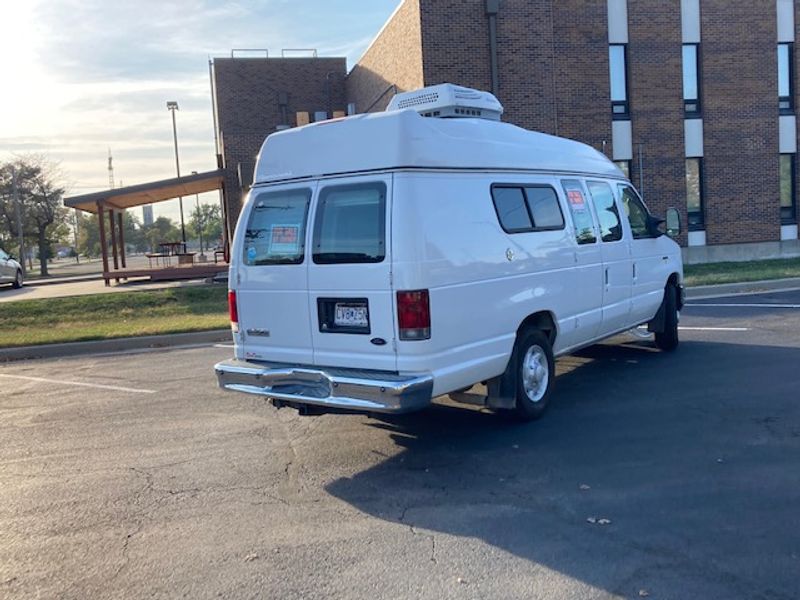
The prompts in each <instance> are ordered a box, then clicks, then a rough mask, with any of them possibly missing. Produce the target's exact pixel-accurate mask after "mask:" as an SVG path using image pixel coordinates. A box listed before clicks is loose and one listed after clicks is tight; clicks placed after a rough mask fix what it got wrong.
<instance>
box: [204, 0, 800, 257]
mask: <svg viewBox="0 0 800 600" xmlns="http://www.w3.org/2000/svg"><path fill="white" fill-rule="evenodd" d="M798 23H800V0H768V1H765V2H753V1H752V0H702V2H701V1H700V0H667V1H665V2H642V1H637V0H404V1H403V2H401V3H400V6H399V7H398V9H397V10H396V11H395V13H394V14H393V15H392V16H391V17H390V19H389V20H388V21H387V23H386V24H385V25H384V27H383V28H382V29H381V31H380V33H378V35H377V37H376V38H375V39H374V41H373V42H372V44H371V45H370V46H369V48H368V49H367V51H366V52H365V53H364V55H363V56H362V57H361V59H360V61H359V62H358V64H357V65H355V67H354V68H353V69H352V70H351V71H350V73H346V66H345V64H346V63H345V59H344V58H263V59H253V58H224V59H222V58H218V59H214V60H213V63H212V74H211V77H212V87H213V96H214V98H213V101H214V111H215V114H214V117H215V124H216V133H217V152H218V160H219V163H220V166H222V167H224V168H225V169H227V171H228V180H227V183H226V195H227V198H228V203H229V210H228V218H229V225H228V226H229V228H230V230H231V231H232V225H233V224H234V223H235V221H236V217H237V216H238V213H239V207H240V200H241V197H242V193H243V192H244V191H246V190H247V189H248V187H249V185H250V183H251V179H252V175H253V165H254V162H255V157H256V154H257V153H258V150H259V148H260V146H261V143H262V142H263V139H264V137H265V136H266V135H268V134H269V133H272V132H274V131H275V130H276V129H281V128H284V127H287V126H296V125H303V124H305V123H308V122H309V121H311V120H316V119H318V118H320V117H321V116H323V115H320V114H317V113H319V112H322V113H325V115H330V116H335V115H337V114H343V111H345V110H346V111H347V112H348V113H350V112H372V111H379V110H383V109H384V108H385V107H386V105H387V104H388V103H389V100H390V99H391V98H392V96H393V95H394V94H395V93H397V92H402V91H408V90H412V89H417V88H420V87H424V86H428V85H434V84H438V83H443V82H450V83H455V84H459V85H464V86H467V87H472V88H478V89H483V90H489V91H493V92H494V93H495V95H496V96H497V97H498V99H499V100H500V102H501V103H502V104H503V106H504V107H505V114H504V116H503V120H504V121H507V122H511V123H514V124H517V125H520V126H522V127H525V128H527V129H532V130H537V131H543V132H546V133H552V134H556V135H560V136H563V137H567V138H572V139H576V140H580V141H582V142H585V143H587V144H589V145H591V146H593V147H595V148H597V149H598V150H600V151H602V152H604V153H605V154H606V155H607V156H608V157H609V158H610V159H612V160H614V161H615V162H616V163H617V164H618V165H619V167H620V168H621V169H622V170H623V171H624V172H625V173H626V174H628V176H629V177H630V178H631V180H632V181H633V182H634V183H635V184H636V185H637V186H639V187H640V188H641V191H642V192H643V194H644V197H645V201H646V202H647V203H648V205H649V206H650V208H651V210H652V211H653V212H654V213H656V214H661V215H663V214H664V212H665V211H666V209H667V208H668V207H670V206H675V207H676V208H678V209H679V210H680V211H681V214H682V217H683V224H684V233H683V235H682V237H681V240H680V242H681V244H682V245H683V246H684V247H685V248H686V250H685V253H686V257H687V259H688V260H690V261H692V262H697V261H706V260H725V259H736V258H744V257H761V256H764V257H766V256H778V255H785V256H788V255H798V254H800V242H798V239H797V238H798V225H797V223H798V214H799V213H800V211H798V206H797V204H798V202H797V184H798V173H797V164H796V163H797V161H796V153H797V145H798V143H797V142H798V137H797V136H798V132H797V124H796V117H795V112H796V108H797V106H798V104H799V103H800V86H798V85H796V82H795V74H796V73H798V72H800V69H799V68H798V67H800V64H798V59H800V53H798V52H795V46H794V42H795V37H796V25H797V24H798ZM344 144H345V145H344V146H343V149H345V148H346V142H344Z"/></svg>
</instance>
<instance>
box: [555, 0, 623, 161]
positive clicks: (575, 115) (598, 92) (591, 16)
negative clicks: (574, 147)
mask: <svg viewBox="0 0 800 600" xmlns="http://www.w3.org/2000/svg"><path fill="white" fill-rule="evenodd" d="M607 12H608V8H607V0H560V1H559V2H554V3H553V17H554V19H553V21H554V35H553V39H554V43H555V53H554V56H555V65H556V73H555V74H556V85H555V97H556V107H555V119H556V123H555V133H556V134H557V135H560V136H563V137H567V138H570V139H575V140H579V141H581V142H584V143H586V144H589V145H590V146H592V147H594V148H596V149H597V150H601V151H602V150H603V142H605V151H606V154H607V155H608V156H609V157H611V156H612V152H611V150H612V148H611V116H610V115H611V96H610V94H611V92H610V89H609V78H608V26H607V17H606V16H607Z"/></svg>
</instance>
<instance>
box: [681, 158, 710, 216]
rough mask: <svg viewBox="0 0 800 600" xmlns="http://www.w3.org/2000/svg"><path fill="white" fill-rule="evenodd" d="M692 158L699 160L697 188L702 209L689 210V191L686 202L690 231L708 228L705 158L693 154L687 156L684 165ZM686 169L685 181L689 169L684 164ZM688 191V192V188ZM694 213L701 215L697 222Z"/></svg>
mask: <svg viewBox="0 0 800 600" xmlns="http://www.w3.org/2000/svg"><path fill="white" fill-rule="evenodd" d="M690 160H696V161H697V177H698V180H699V181H698V186H697V190H698V194H699V196H700V198H699V200H700V210H697V211H690V210H689V206H688V200H689V196H688V193H687V196H686V201H687V202H686V221H687V227H688V230H689V231H704V230H705V228H706V199H705V196H706V191H705V174H704V170H705V169H704V165H703V158H702V157H699V156H692V157H689V158H686V159H685V161H684V165H686V163H688V162H689V161H690ZM684 170H685V171H686V172H685V173H684V182H685V181H686V175H687V173H688V170H686V169H685V166H684ZM687 192H688V188H687ZM692 215H700V218H699V220H697V221H696V222H694V223H693V222H692Z"/></svg>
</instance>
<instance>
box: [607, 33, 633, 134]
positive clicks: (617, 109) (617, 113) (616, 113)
mask: <svg viewBox="0 0 800 600" xmlns="http://www.w3.org/2000/svg"><path fill="white" fill-rule="evenodd" d="M615 47H619V48H622V73H623V76H624V77H625V100H613V99H612V100H611V119H612V120H614V121H627V120H628V119H630V118H631V107H630V102H631V95H630V85H629V82H628V80H629V77H628V44H609V45H608V83H609V92H610V91H611V83H612V74H611V49H612V48H615Z"/></svg>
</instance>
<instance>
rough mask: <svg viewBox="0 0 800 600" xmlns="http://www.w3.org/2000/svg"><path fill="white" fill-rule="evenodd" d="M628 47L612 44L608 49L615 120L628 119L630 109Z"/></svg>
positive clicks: (612, 108) (612, 111)
mask: <svg viewBox="0 0 800 600" xmlns="http://www.w3.org/2000/svg"><path fill="white" fill-rule="evenodd" d="M626 54H627V47H626V46H625V45H624V44H612V45H611V46H609V47H608V67H609V76H610V81H611V115H612V116H613V118H615V119H627V118H628V115H629V114H630V111H629V107H628V65H627V62H628V61H627V60H626Z"/></svg>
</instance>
